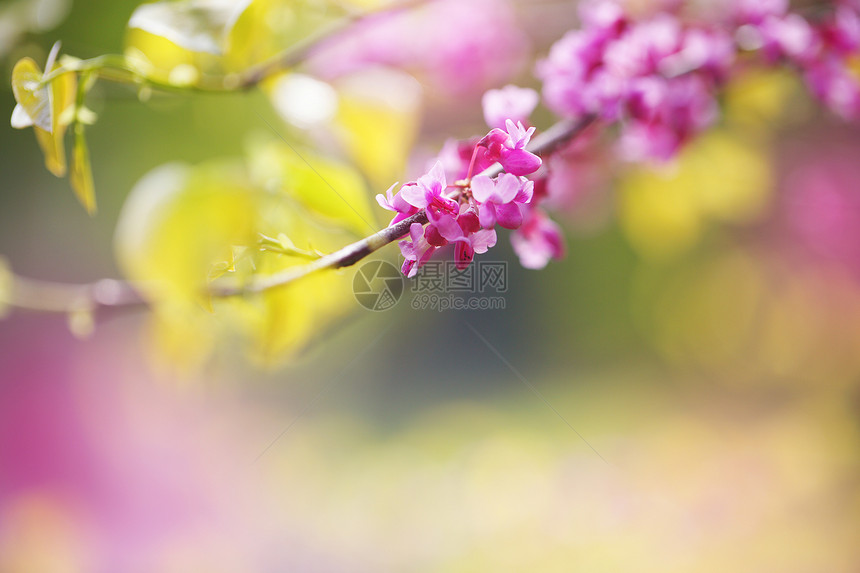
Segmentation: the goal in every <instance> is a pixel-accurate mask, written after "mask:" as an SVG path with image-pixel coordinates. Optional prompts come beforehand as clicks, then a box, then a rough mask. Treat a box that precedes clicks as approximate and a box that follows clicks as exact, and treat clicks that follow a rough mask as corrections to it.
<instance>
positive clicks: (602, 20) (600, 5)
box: [579, 0, 627, 36]
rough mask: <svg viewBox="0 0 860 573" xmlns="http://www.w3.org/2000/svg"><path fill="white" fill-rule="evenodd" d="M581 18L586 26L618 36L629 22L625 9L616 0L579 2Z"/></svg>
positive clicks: (608, 34)
mask: <svg viewBox="0 0 860 573" xmlns="http://www.w3.org/2000/svg"><path fill="white" fill-rule="evenodd" d="M579 19H580V20H582V23H583V25H584V26H585V27H586V28H589V29H592V30H599V31H601V32H603V33H605V34H606V35H607V36H617V35H618V34H619V33H620V32H621V31H622V30H623V29H624V26H625V25H626V23H627V16H626V15H625V14H624V9H623V8H622V7H621V6H620V5H619V4H618V2H616V1H615V0H586V1H585V2H581V3H580V4H579Z"/></svg>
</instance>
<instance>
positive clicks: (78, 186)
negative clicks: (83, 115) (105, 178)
mask: <svg viewBox="0 0 860 573" xmlns="http://www.w3.org/2000/svg"><path fill="white" fill-rule="evenodd" d="M69 179H70V180H71V184H72V189H73V190H74V191H75V195H77V197H78V201H80V202H81V204H82V205H83V206H84V208H85V209H86V210H87V213H89V214H90V215H93V214H95V212H96V192H95V188H94V187H93V170H92V166H91V165H90V151H89V149H88V148H87V141H86V138H85V137H84V126H83V124H80V123H79V124H78V125H77V126H76V129H75V147H74V151H73V154H72V172H71V174H70V176H69Z"/></svg>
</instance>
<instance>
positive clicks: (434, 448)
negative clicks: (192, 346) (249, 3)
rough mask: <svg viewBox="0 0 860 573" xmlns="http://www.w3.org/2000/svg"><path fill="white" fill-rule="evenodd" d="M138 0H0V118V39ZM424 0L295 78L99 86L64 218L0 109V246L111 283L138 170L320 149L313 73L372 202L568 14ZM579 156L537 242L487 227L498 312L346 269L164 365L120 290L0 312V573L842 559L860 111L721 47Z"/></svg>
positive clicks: (50, 36) (72, 278) (785, 567)
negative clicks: (250, 354)
mask: <svg viewBox="0 0 860 573" xmlns="http://www.w3.org/2000/svg"><path fill="white" fill-rule="evenodd" d="M365 4H367V3H365ZM137 5H138V3H137V2H134V1H116V0H75V1H74V2H71V1H70V0H14V1H6V2H5V3H3V4H0V59H2V65H3V72H4V78H6V80H7V81H4V82H3V86H4V87H3V88H0V109H2V110H6V112H7V113H8V114H11V111H12V108H13V107H14V98H13V97H12V94H11V89H10V88H9V81H8V79H9V77H10V74H11V68H12V66H13V64H14V62H15V61H17V60H18V59H19V58H20V57H23V56H28V55H29V56H31V57H33V58H34V59H35V60H37V61H40V62H44V60H45V58H46V57H47V52H48V51H49V49H50V46H51V45H52V44H53V42H54V41H55V40H56V39H60V40H62V41H63V52H64V53H68V54H72V55H75V56H78V57H93V56H96V55H99V54H103V53H120V52H122V50H123V49H124V46H125V45H126V42H129V41H135V40H129V39H128V38H127V36H126V29H125V26H126V23H127V22H128V19H129V17H130V15H131V13H132V12H133V11H134V9H135V7H136V6H137ZM433 10H436V12H432V11H429V12H425V13H423V14H421V15H419V16H418V17H412V18H410V19H408V20H406V21H398V22H396V23H394V24H392V25H390V26H389V28H390V29H389V30H388V35H386V34H385V33H380V34H379V37H380V38H381V39H380V46H372V45H370V44H368V43H367V42H365V41H360V42H358V45H360V46H364V51H363V52H362V53H360V54H358V55H356V54H355V53H353V54H352V60H350V58H347V57H343V52H344V51H347V52H349V51H350V50H346V49H345V48H341V49H340V51H338V47H337V46H335V47H334V48H333V50H332V53H333V54H334V55H333V56H331V58H330V59H329V60H328V61H327V60H326V59H325V57H324V56H325V54H321V55H320V57H319V58H318V60H319V61H317V62H314V63H311V64H310V65H309V66H307V67H306V69H304V70H303V72H305V73H306V74H307V76H303V77H304V78H305V79H307V80H308V81H305V83H302V82H301V81H300V82H293V83H292V84H287V85H286V87H284V86H283V85H276V86H267V87H266V88H265V89H264V90H261V91H253V92H249V93H245V94H233V95H201V96H194V97H177V96H172V97H167V96H156V97H153V98H151V99H149V100H147V101H145V102H142V101H140V100H139V98H138V94H137V93H136V92H134V91H133V90H130V89H127V88H125V87H123V86H116V85H110V84H107V83H100V84H98V85H97V86H96V88H95V89H94V91H93V93H92V94H91V95H90V97H89V98H88V104H89V105H90V107H92V108H93V109H94V111H96V112H97V113H98V114H99V121H98V123H97V124H96V125H94V126H92V127H91V128H89V129H88V132H87V133H88V140H89V144H90V148H91V155H92V159H93V170H94V176H95V180H96V189H97V194H98V198H99V212H98V215H97V216H95V217H94V218H90V217H89V216H88V215H87V214H86V212H85V211H84V210H83V209H82V208H81V207H80V205H79V204H78V203H77V202H76V200H75V198H74V196H73V194H72V193H71V192H70V190H69V187H68V182H67V181H64V180H60V179H57V178H55V177H54V176H52V175H51V174H50V173H48V172H47V171H46V170H45V169H44V166H43V159H42V156H41V154H40V152H39V149H38V146H37V145H36V142H35V138H34V137H33V134H32V132H31V131H30V130H24V131H16V130H13V129H11V127H8V126H7V127H4V128H2V129H0V150H2V159H0V182H2V183H0V189H2V191H0V254H2V256H3V257H4V258H5V259H6V261H7V263H8V265H9V266H10V267H11V268H12V269H14V271H15V272H16V273H18V274H21V275H23V276H27V277H34V278H40V279H45V280H52V281H59V282H87V281H91V280H94V279H96V278H100V277H120V276H122V272H121V268H120V267H119V266H118V265H117V262H116V256H115V246H114V243H115V240H114V233H115V230H116V227H117V221H118V220H119V219H120V213H121V211H122V208H123V205H124V203H125V201H126V198H127V197H129V195H130V192H131V190H132V188H133V187H134V186H135V184H136V182H137V181H139V180H140V179H141V177H143V176H144V175H145V174H146V173H147V172H149V171H150V170H152V169H153V168H156V167H158V166H160V165H162V164H164V163H167V162H171V161H183V162H187V163H189V164H197V163H200V162H202V161H206V160H210V159H212V158H225V157H226V158H230V157H242V156H243V155H245V154H246V153H247V150H248V146H249V141H252V140H253V139H254V138H255V137H258V136H260V134H262V135H264V136H265V135H271V131H270V128H269V126H267V123H268V124H269V125H271V126H273V127H275V128H276V130H278V131H279V132H281V133H283V134H285V136H286V137H288V138H291V137H293V134H294V133H295V132H296V130H297V129H298V128H299V127H301V128H303V129H306V130H307V133H309V134H310V135H309V136H307V137H309V141H312V142H313V143H314V145H315V146H317V148H318V149H328V147H327V146H328V145H329V144H330V140H331V139H332V137H333V136H332V135H331V130H329V131H326V129H327V128H325V129H324V128H319V129H317V128H318V127H319V126H318V125H317V124H318V123H320V121H321V120H318V119H315V118H316V117H317V116H315V115H314V110H316V109H317V108H318V106H316V107H315V106H314V105H310V103H315V104H318V103H319V100H318V98H313V97H311V96H308V95H307V94H308V93H311V94H320V93H323V94H326V93H330V92H329V91H327V90H330V89H334V93H336V96H337V97H339V98H340V101H341V102H342V104H341V105H347V103H348V102H355V101H364V102H366V101H368V99H369V100H370V101H372V102H373V106H375V107H374V108H373V109H375V110H376V112H375V113H378V114H379V118H382V119H379V121H389V123H390V124H391V126H392V127H391V128H390V129H391V130H392V133H394V132H397V133H396V139H395V141H394V143H392V142H391V141H389V142H388V143H386V142H385V141H380V142H376V141H373V140H372V139H371V140H365V141H370V143H369V144H368V145H371V147H372V146H373V145H378V146H382V147H384V146H386V145H388V146H392V145H394V144H395V143H396V144H397V146H399V147H403V146H406V147H405V149H409V150H412V152H411V153H409V154H407V153H406V152H405V151H404V152H403V153H402V155H403V156H402V157H399V158H397V157H395V158H394V159H391V161H390V165H389V164H385V165H384V166H383V167H384V169H383V168H382V167H379V168H378V169H377V170H376V171H374V168H373V167H370V168H368V167H367V165H378V162H376V161H375V159H376V157H377V156H374V155H373V154H372V153H371V154H370V155H369V156H365V157H362V156H361V155H360V154H356V152H355V149H352V152H350V148H349V145H348V144H346V145H344V146H342V147H343V148H345V149H346V151H343V154H344V157H348V158H349V159H350V160H351V161H352V162H354V163H357V164H359V165H360V166H362V164H363V165H364V166H363V167H362V169H363V172H364V175H365V177H366V178H367V180H368V181H369V182H370V183H371V185H370V186H369V188H370V189H372V190H373V192H374V193H375V192H381V191H383V190H384V188H385V187H387V186H388V183H385V181H395V180H398V179H399V180H401V181H402V180H404V176H405V174H412V175H413V176H414V174H415V173H416V172H420V170H421V168H422V167H423V164H424V161H426V159H427V158H429V157H431V156H432V155H434V154H435V153H437V152H438V150H439V149H440V148H441V146H442V145H443V143H444V141H445V139H446V138H447V137H469V136H472V135H475V134H479V133H481V132H482V131H485V130H486V127H485V126H484V125H483V120H482V117H481V112H480V109H481V107H480V100H481V95H482V93H483V92H484V90H486V89H488V88H493V87H500V86H502V85H505V84H506V83H510V82H515V83H518V84H520V85H533V86H535V85H536V83H535V80H534V79H533V76H532V73H531V69H532V65H533V62H534V59H535V58H536V57H539V56H540V55H541V54H543V53H545V51H546V49H547V47H548V46H549V45H550V44H551V43H552V42H553V41H554V40H555V39H557V38H558V37H560V36H561V35H562V34H563V33H564V31H565V30H566V29H568V28H570V27H573V26H574V25H576V10H575V3H572V2H552V1H538V2H512V3H507V2H495V1H493V0H486V1H475V2H441V3H440V6H437V7H436V8H434V9H433ZM487 18H489V19H491V20H492V22H491V24H490V25H485V26H483V25H479V24H478V23H481V22H486V19H487ZM410 26H411V27H410ZM392 30H393V31H392ZM383 32H384V30H383ZM440 38H441V39H443V40H444V41H442V42H441V44H442V47H438V46H437V45H438V44H439V43H440ZM398 41H399V42H401V44H398V43H397V42H398ZM433 42H435V44H433ZM405 46H410V47H411V50H407V49H406V48H405ZM427 46H437V47H438V49H430V48H428V47H427ZM393 47H398V48H399V49H394V48H393ZM354 51H355V50H352V52H354ZM392 54H394V55H392ZM467 56H468V57H469V58H472V59H471V60H468V61H467V60H466V59H464V58H467ZM332 62H335V63H332ZM464 62H467V63H464ZM371 64H372V66H371ZM368 66H370V67H371V68H372V69H369V70H368V69H367V68H368ZM381 66H382V67H381ZM464 70H469V71H470V73H465V72H464ZM311 77H313V78H311ZM303 81H304V80H303ZM309 82H310V83H309ZM313 82H319V83H313ZM309 85H310V86H311V87H312V88H313V89H311V91H310V92H306V91H302V89H305V88H307V86H309ZM326 86H333V88H332V87H326ZM314 89H316V90H317V91H313V90H314ZM290 90H299V91H298V92H295V91H290ZM319 90H322V91H319ZM284 91H286V92H288V93H290V94H292V96H291V97H289V98H285V97H280V96H279V95H278V94H279V93H282V92H284ZM296 93H299V94H305V97H306V98H308V97H310V98H311V99H310V100H309V101H310V103H309V104H308V105H307V106H305V107H304V108H303V107H302V106H301V105H300V103H301V101H302V98H301V97H297V96H295V94H296ZM381 93H383V95H380V94H381ZM356 94H357V95H356ZM350 98H352V99H350ZM362 98H364V99H362ZM297 101H298V102H300V103H299V104H296V102H297ZM343 102H347V103H343ZM296 105H298V108H296ZM317 111H318V110H317ZM369 113H370V112H369V111H368V108H367V107H364V108H359V111H358V112H355V114H354V115H355V116H357V117H359V118H364V117H368V115H367V114H369ZM303 122H304V123H303ZM534 122H535V124H536V125H538V126H542V127H545V126H548V125H549V124H550V123H551V122H552V118H551V116H550V115H549V114H548V113H547V112H545V111H539V112H538V113H537V114H536V116H535V117H534ZM359 123H360V122H359ZM374 125H377V126H378V125H380V124H379V123H378V122H377V123H374ZM342 126H343V124H341V127H342ZM352 127H353V128H355V129H358V128H356V127H355V125H354V124H353V126H352ZM367 137H371V136H367ZM392 137H393V138H394V137H395V135H392ZM381 139H385V138H384V137H383V138H381ZM306 143H307V141H306ZM413 144H414V145H413ZM600 149H601V148H600V147H599V146H589V147H585V148H583V149H579V148H574V149H571V150H568V155H567V156H566V157H564V158H562V159H558V161H559V162H561V163H562V164H561V165H559V166H558V169H559V170H566V171H565V173H567V174H568V176H567V177H565V180H567V181H573V182H574V183H573V184H571V185H569V186H568V187H567V188H566V189H565V190H562V191H561V192H557V193H556V194H555V196H554V201H555V205H556V207H557V213H558V215H557V217H556V218H557V219H558V220H559V221H560V222H561V223H562V224H563V226H564V227H565V230H566V234H567V237H568V255H567V257H566V259H565V260H563V261H561V262H555V263H551V264H550V266H549V267H548V268H547V269H545V270H543V271H540V272H535V271H526V270H523V269H521V268H520V267H519V265H518V264H517V263H516V257H515V255H514V254H513V252H512V250H511V248H510V246H509V244H508V242H507V239H506V238H505V237H502V239H501V240H500V244H499V246H498V247H497V248H496V249H494V251H493V252H492V253H491V254H492V257H493V259H494V260H506V261H509V262H510V263H511V264H510V265H509V269H510V274H509V279H508V285H509V286H508V291H507V292H506V293H505V295H504V298H505V308H504V309H503V310H496V311H477V310H476V311H459V312H454V311H448V312H435V311H430V310H424V311H419V310H413V309H412V308H410V306H409V305H408V304H404V303H403V302H401V304H399V305H398V306H397V307H396V308H395V309H394V310H391V311H387V312H378V313H372V312H368V311H366V310H364V309H363V308H361V307H360V306H359V305H358V304H357V303H356V304H353V299H352V292H351V290H350V289H349V284H350V283H351V280H352V277H353V272H354V271H353V270H351V269H348V270H345V271H343V272H342V273H341V274H342V275H343V276H344V277H345V281H344V282H343V286H342V291H340V292H339V295H338V296H341V298H342V299H343V300H346V301H347V302H348V304H346V306H347V307H348V308H347V309H346V310H347V312H346V314H345V316H344V317H342V318H340V319H338V320H337V321H335V322H333V323H331V324H329V325H328V326H327V327H326V328H324V329H322V330H321V331H320V332H318V333H316V334H314V335H313V336H312V337H310V338H309V342H307V343H306V344H303V345H302V348H301V350H298V351H296V352H294V353H292V354H291V355H290V356H289V358H288V359H287V360H284V361H279V362H278V363H277V364H274V365H271V364H270V365H268V366H265V367H261V365H260V364H259V361H257V360H255V359H253V358H252V359H249V358H247V356H246V355H245V353H244V352H243V350H242V349H241V348H240V346H239V344H238V343H236V342H235V340H231V339H226V340H223V341H221V342H220V343H218V344H217V345H216V346H215V347H214V351H213V352H212V353H211V354H210V355H209V356H208V358H206V359H205V360H202V361H200V363H198V364H195V365H194V367H193V368H187V367H185V366H183V367H176V368H175V367H172V366H171V365H170V364H169V363H167V362H165V360H164V359H163V357H162V356H160V355H159V350H158V348H156V346H157V345H155V344H153V342H152V330H153V326H152V324H151V321H150V318H149V317H148V316H147V313H145V312H128V313H121V314H119V315H116V316H110V317H109V318H107V319H105V320H99V322H98V323H97V325H96V328H95V331H94V332H93V333H92V335H91V336H89V337H88V338H86V339H83V340H80V339H77V338H75V337H74V336H73V335H72V334H71V333H70V331H69V328H68V324H67V320H66V317H63V316H59V315H43V314H36V313H25V312H18V311H11V312H10V313H9V315H8V316H7V317H6V318H5V320H3V321H2V322H0V572H2V573H25V572H26V573H29V572H33V573H36V572H39V573H41V572H45V573H48V572H51V573H52V572H58V573H59V572H63V573H65V572H102V571H103V572H106V573H107V572H126V571H128V572H137V571H141V572H142V571H158V572H171V573H172V572H191V571H210V572H215V571H225V572H226V571H230V572H238V571H249V572H250V571H254V572H259V571H522V570H535V571H591V572H594V571H596V572H600V571H607V572H610V571H660V572H673V571H678V572H681V571H702V572H708V571H726V570H731V571H738V572H743V571H749V572H754V571H755V572H760V571H779V572H807V571H809V572H812V571H816V572H818V571H831V572H843V571H844V572H850V571H857V570H858V569H860V544H858V543H857V539H858V535H860V472H858V469H860V428H858V421H859V420H860V393H858V391H860V352H858V349H860V195H858V192H857V189H858V187H857V186H858V181H860V164H858V162H857V160H856V158H857V157H858V156H860V131H858V130H857V129H856V127H855V126H850V125H845V124H843V123H841V122H839V121H838V120H836V119H833V118H831V117H829V116H828V115H826V114H825V113H823V112H821V111H818V110H817V109H816V108H815V106H814V105H813V104H812V103H811V102H810V101H808V100H807V98H806V96H805V95H804V92H803V90H802V88H801V87H800V86H799V85H798V84H797V83H796V81H795V80H793V79H792V78H791V76H789V75H787V74H783V73H780V72H771V71H756V70H753V71H751V72H749V73H747V74H745V75H744V76H743V77H741V78H739V79H738V80H737V81H736V82H734V83H733V84H732V86H731V88H730V89H729V91H728V93H727V94H726V96H725V119H724V121H723V122H722V123H721V125H720V127H719V128H718V129H717V130H715V131H714V132H713V133H709V134H706V135H705V136H703V137H702V138H700V139H699V140H697V141H695V142H694V143H693V144H692V145H691V146H690V147H689V148H688V149H687V150H686V151H685V152H684V153H683V154H682V156H681V158H680V159H679V161H678V163H677V164H674V165H672V166H661V167H651V168H647V167H627V168H625V169H619V168H616V167H615V166H613V165H612V164H611V163H610V162H609V161H608V160H607V158H606V157H605V154H604V153H603V152H601V151H600ZM380 153H382V156H384V157H386V158H391V157H392V154H393V153H394V152H393V151H392V150H391V149H390V147H389V148H385V149H384V150H383V151H382V152H380ZM362 162H364V163H362ZM386 169H387V171H386ZM374 213H375V216H376V217H377V218H378V222H380V224H382V223H384V221H385V220H386V218H385V214H384V213H382V212H381V210H378V209H375V208H374ZM397 256H398V253H397V249H396V247H389V248H388V249H387V250H386V252H385V253H384V254H383V255H382V257H383V258H385V259H387V260H390V261H392V262H397ZM488 256H489V255H488Z"/></svg>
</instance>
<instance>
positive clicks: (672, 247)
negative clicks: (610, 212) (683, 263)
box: [619, 130, 773, 258]
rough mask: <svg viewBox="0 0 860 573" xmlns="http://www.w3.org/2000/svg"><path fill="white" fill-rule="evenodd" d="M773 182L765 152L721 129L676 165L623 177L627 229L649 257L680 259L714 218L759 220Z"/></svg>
mask: <svg viewBox="0 0 860 573" xmlns="http://www.w3.org/2000/svg"><path fill="white" fill-rule="evenodd" d="M772 178H773V175H772V173H771V168H770V164H769V162H768V157H767V154H766V153H765V152H763V151H762V150H761V149H759V148H758V147H757V146H754V145H751V144H750V143H749V142H747V141H745V140H743V139H741V138H740V137H739V135H738V134H737V133H733V132H729V131H725V130H715V131H712V132H710V133H707V134H705V135H703V136H701V137H700V138H699V139H697V140H695V141H693V142H692V143H690V144H689V145H688V146H687V147H686V148H685V149H684V150H683V151H682V152H681V154H680V156H679V158H678V159H677V161H676V162H675V163H674V164H672V165H671V166H668V167H667V166H661V167H650V166H643V167H639V168H636V169H635V170H633V171H632V172H631V173H629V174H627V175H626V176H625V177H624V178H623V179H622V181H621V182H620V185H619V201H620V205H619V210H620V221H621V225H622V227H623V228H624V230H625V232H626V233H627V235H628V237H629V238H630V241H631V243H632V244H633V246H634V247H635V248H636V249H637V250H638V251H640V252H641V253H642V254H644V255H645V256H648V257H653V258H669V257H672V256H676V255H678V254H681V253H683V252H685V251H687V250H688V249H689V248H691V247H692V246H694V245H695V244H696V243H697V241H698V239H699V237H700V235H701V233H702V230H703V228H704V227H705V224H706V222H708V221H710V220H715V221H723V222H729V223H748V222H751V221H753V220H755V219H756V218H757V217H758V216H759V215H761V213H762V211H763V209H764V207H765V206H766V205H767V201H768V198H769V197H770V193H771V186H772Z"/></svg>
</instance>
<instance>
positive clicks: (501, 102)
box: [481, 85, 540, 128]
mask: <svg viewBox="0 0 860 573" xmlns="http://www.w3.org/2000/svg"><path fill="white" fill-rule="evenodd" d="M539 100H540V96H539V95H538V93H537V92H536V91H534V90H533V89H529V88H521V87H517V86H513V85H509V86H505V87H503V88H502V89H500V90H489V91H487V92H486V93H485V94H484V97H483V99H482V100H481V103H482V105H483V108H484V119H485V120H486V121H487V125H489V126H490V127H492V128H496V127H498V128H502V127H505V124H506V121H507V120H508V119H510V120H512V121H518V122H525V121H526V120H527V119H528V117H529V116H530V115H531V113H532V112H533V111H534V109H535V107H537V104H538V101H539Z"/></svg>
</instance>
